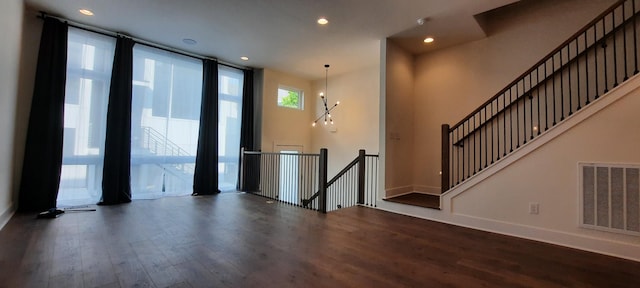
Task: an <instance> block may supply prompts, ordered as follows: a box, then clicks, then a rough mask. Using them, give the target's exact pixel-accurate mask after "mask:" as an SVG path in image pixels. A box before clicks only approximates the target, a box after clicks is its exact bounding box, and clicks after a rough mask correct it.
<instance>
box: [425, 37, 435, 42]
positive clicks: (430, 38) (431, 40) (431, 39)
mask: <svg viewBox="0 0 640 288" xmlns="http://www.w3.org/2000/svg"><path fill="white" fill-rule="evenodd" d="M433 41H434V40H433V38H432V37H427V38H424V43H431V42H433Z"/></svg>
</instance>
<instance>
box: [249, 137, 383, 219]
mask: <svg viewBox="0 0 640 288" xmlns="http://www.w3.org/2000/svg"><path fill="white" fill-rule="evenodd" d="M241 154H242V159H241V161H240V162H241V165H242V167H241V171H242V172H241V173H240V175H241V177H240V179H239V182H240V183H241V185H240V190H241V191H245V192H251V193H254V194H257V195H260V196H263V197H266V198H269V199H273V200H276V201H279V202H284V203H289V204H292V205H296V206H300V207H304V208H307V209H312V210H317V211H319V212H323V213H326V212H328V211H333V210H337V209H340V208H346V207H350V206H354V205H358V204H359V205H367V206H375V205H376V204H375V203H376V195H377V187H378V155H367V154H366V152H365V150H360V151H359V153H358V157H356V159H354V160H353V161H352V162H351V163H349V164H348V165H347V166H346V167H345V168H344V169H342V170H341V171H340V172H338V174H337V175H336V176H335V177H333V178H332V179H330V180H328V181H327V167H328V166H327V164H328V162H327V161H328V150H327V149H325V148H323V149H321V150H320V154H293V153H264V152H253V151H244V150H243V152H242V153H241ZM314 192H315V193H314Z"/></svg>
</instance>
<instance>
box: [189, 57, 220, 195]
mask: <svg viewBox="0 0 640 288" xmlns="http://www.w3.org/2000/svg"><path fill="white" fill-rule="evenodd" d="M203 61H204V63H203V65H204V70H203V82H202V104H201V108H200V109H201V110H200V111H201V112H200V130H199V136H198V151H197V154H196V166H195V172H194V175H193V195H194V196H195V195H211V194H215V193H218V192H219V190H218V62H217V61H215V60H210V59H205V60H203Z"/></svg>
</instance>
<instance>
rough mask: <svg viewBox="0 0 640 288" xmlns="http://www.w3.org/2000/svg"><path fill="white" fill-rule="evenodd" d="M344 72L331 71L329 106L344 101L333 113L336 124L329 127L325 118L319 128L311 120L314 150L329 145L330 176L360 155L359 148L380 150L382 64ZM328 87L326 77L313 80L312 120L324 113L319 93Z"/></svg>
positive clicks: (314, 151)
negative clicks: (337, 73) (333, 72)
mask: <svg viewBox="0 0 640 288" xmlns="http://www.w3.org/2000/svg"><path fill="white" fill-rule="evenodd" d="M371 64H372V65H373V66H371V67H369V68H365V69H361V70H358V71H353V72H349V73H345V74H340V75H331V71H329V79H328V85H327V86H328V91H327V96H328V100H329V102H328V103H327V105H328V106H329V107H331V106H333V105H334V104H335V103H336V102H337V101H340V104H339V105H338V107H336V108H335V109H334V110H333V111H332V112H331V115H332V118H333V120H334V124H333V125H331V124H328V125H327V126H325V125H324V124H323V123H322V121H319V122H318V125H317V126H316V127H313V128H312V127H311V125H310V124H311V121H310V122H308V123H307V127H308V128H307V129H309V130H310V131H312V138H311V140H312V141H311V142H312V151H313V153H317V152H318V151H320V149H321V148H327V149H328V151H329V152H328V153H329V159H328V162H329V163H328V166H329V167H328V172H327V173H328V177H329V178H331V177H333V176H335V175H336V174H337V172H339V171H340V170H342V168H344V167H345V166H346V165H347V164H349V162H351V161H352V160H353V159H355V158H356V157H357V156H358V150H359V149H365V150H366V153H367V154H378V153H379V131H380V129H379V119H380V118H379V117H380V115H379V105H380V100H379V99H380V98H379V97H380V65H379V63H378V62H375V61H374V62H372V63H371ZM324 90H325V79H319V80H316V81H314V83H313V90H312V91H313V93H312V94H310V95H308V96H307V101H308V102H307V103H313V104H312V106H311V107H313V108H312V111H313V112H314V115H313V116H314V117H312V118H313V119H312V121H313V120H315V118H317V117H318V116H319V115H322V113H323V112H324V106H323V105H322V101H321V99H320V97H319V93H320V92H321V91H324Z"/></svg>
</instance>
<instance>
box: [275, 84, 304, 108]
mask: <svg viewBox="0 0 640 288" xmlns="http://www.w3.org/2000/svg"><path fill="white" fill-rule="evenodd" d="M280 90H285V91H288V92H297V93H298V107H293V106H285V105H281V104H280V103H281V102H280ZM276 105H277V106H278V107H282V108H289V109H296V110H304V90H303V89H300V88H295V87H291V86H287V85H282V84H279V85H278V93H277V94H276Z"/></svg>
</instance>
